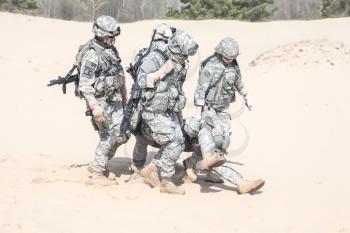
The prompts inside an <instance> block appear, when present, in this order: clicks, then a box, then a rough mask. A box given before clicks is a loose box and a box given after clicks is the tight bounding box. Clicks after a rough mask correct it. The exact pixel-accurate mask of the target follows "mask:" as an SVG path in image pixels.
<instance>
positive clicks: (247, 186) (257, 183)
mask: <svg viewBox="0 0 350 233" xmlns="http://www.w3.org/2000/svg"><path fill="white" fill-rule="evenodd" d="M264 184H265V181H264V180H262V179H259V180H244V179H240V180H238V181H237V182H236V186H237V193H238V194H245V193H254V192H256V191H258V190H259V189H260V188H261V187H263V186H264Z"/></svg>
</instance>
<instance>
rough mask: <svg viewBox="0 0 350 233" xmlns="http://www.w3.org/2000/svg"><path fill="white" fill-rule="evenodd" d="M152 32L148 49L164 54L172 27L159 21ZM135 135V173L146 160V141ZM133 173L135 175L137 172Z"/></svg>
mask: <svg viewBox="0 0 350 233" xmlns="http://www.w3.org/2000/svg"><path fill="white" fill-rule="evenodd" d="M153 32H155V35H154V39H153V41H152V43H151V50H150V51H154V50H157V51H158V52H159V51H161V52H163V53H164V54H165V53H166V50H167V46H168V39H169V37H170V36H171V35H172V33H173V28H172V27H171V26H169V25H168V24H165V23H161V24H158V25H156V26H155V28H154V29H153ZM147 50H148V49H147V48H144V49H142V50H140V52H139V53H138V54H137V55H136V58H135V64H138V61H139V59H142V58H141V57H142V56H143V55H145V53H146V51H147ZM141 62H142V61H141ZM182 71H184V72H186V70H185V69H182ZM135 137H136V143H135V146H134V151H133V166H132V170H133V171H134V172H136V173H139V172H140V171H141V169H142V168H143V166H144V165H145V162H146V157H147V145H148V143H147V142H146V141H145V138H144V137H143V136H142V135H141V134H140V133H139V134H136V135H135ZM135 175H136V177H137V175H138V174H135Z"/></svg>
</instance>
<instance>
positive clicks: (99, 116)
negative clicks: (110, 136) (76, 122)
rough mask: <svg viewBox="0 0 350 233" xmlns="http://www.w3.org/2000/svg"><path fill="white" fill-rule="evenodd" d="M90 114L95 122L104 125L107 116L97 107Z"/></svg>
mask: <svg viewBox="0 0 350 233" xmlns="http://www.w3.org/2000/svg"><path fill="white" fill-rule="evenodd" d="M92 114H93V115H94V119H95V121H97V122H100V123H105V122H106V121H107V114H106V112H105V111H104V110H103V109H102V107H101V106H99V105H98V106H97V107H95V108H94V109H93V110H92Z"/></svg>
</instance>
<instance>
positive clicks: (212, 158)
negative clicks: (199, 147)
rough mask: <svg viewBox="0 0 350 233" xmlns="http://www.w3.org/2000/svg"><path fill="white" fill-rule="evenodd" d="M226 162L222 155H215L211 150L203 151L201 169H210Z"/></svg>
mask: <svg viewBox="0 0 350 233" xmlns="http://www.w3.org/2000/svg"><path fill="white" fill-rule="evenodd" d="M225 162H226V159H225V157H224V156H220V155H217V154H215V153H211V152H204V153H203V160H202V161H201V168H202V170H210V169H212V168H213V167H220V166H221V165H223V164H224V163H225Z"/></svg>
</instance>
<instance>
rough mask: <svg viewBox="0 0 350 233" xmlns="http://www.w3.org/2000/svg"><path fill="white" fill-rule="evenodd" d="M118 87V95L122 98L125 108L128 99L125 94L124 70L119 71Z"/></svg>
mask: <svg viewBox="0 0 350 233" xmlns="http://www.w3.org/2000/svg"><path fill="white" fill-rule="evenodd" d="M117 80H118V87H119V90H120V94H121V96H122V101H123V106H124V107H125V106H126V105H127V104H128V97H127V92H126V83H125V73H124V70H121V71H120V72H119V74H118V79H117Z"/></svg>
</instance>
